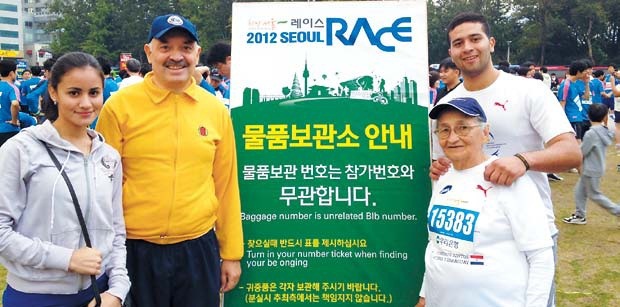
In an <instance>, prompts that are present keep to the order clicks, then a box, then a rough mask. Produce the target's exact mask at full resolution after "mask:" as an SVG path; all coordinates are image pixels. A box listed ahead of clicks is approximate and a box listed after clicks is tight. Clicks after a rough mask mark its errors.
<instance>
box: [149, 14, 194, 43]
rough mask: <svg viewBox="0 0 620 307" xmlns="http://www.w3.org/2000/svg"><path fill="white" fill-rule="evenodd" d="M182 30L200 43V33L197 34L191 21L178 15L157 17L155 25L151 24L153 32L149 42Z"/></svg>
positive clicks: (150, 34) (154, 20)
mask: <svg viewBox="0 0 620 307" xmlns="http://www.w3.org/2000/svg"><path fill="white" fill-rule="evenodd" d="M174 28H180V29H183V30H185V31H187V32H188V33H189V35H190V36H191V37H192V38H193V39H194V40H195V41H196V42H198V33H197V32H196V26H194V24H193V23H192V22H191V21H189V20H188V19H187V18H185V17H183V16H181V15H177V14H168V15H163V16H157V17H155V19H153V24H151V32H150V33H149V40H148V41H149V42H150V41H151V40H152V39H153V38H157V39H160V38H161V37H162V36H164V35H165V34H166V33H168V31H170V30H172V29H174Z"/></svg>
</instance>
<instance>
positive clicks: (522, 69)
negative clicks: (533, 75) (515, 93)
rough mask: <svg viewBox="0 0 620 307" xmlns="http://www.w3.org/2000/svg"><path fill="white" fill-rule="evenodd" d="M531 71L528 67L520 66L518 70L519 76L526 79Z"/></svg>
mask: <svg viewBox="0 0 620 307" xmlns="http://www.w3.org/2000/svg"><path fill="white" fill-rule="evenodd" d="M529 71H530V69H529V68H528V67H527V66H519V68H517V75H519V76H521V77H525V76H527V73H528V72H529Z"/></svg>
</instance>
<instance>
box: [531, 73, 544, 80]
mask: <svg viewBox="0 0 620 307" xmlns="http://www.w3.org/2000/svg"><path fill="white" fill-rule="evenodd" d="M532 78H534V79H538V80H540V81H543V80H544V79H545V78H544V77H543V75H542V73H540V72H535V73H534V76H532Z"/></svg>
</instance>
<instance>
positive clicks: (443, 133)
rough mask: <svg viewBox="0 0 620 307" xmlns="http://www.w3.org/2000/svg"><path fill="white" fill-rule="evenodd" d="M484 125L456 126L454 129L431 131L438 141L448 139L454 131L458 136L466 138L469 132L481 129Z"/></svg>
mask: <svg viewBox="0 0 620 307" xmlns="http://www.w3.org/2000/svg"><path fill="white" fill-rule="evenodd" d="M483 125H484V124H477V125H457V126H456V127H454V128H450V127H440V128H437V129H435V131H433V132H434V133H435V134H436V135H437V136H438V137H439V138H440V139H447V138H449V137H450V133H451V132H452V131H454V133H456V135H458V136H468V135H469V133H471V131H472V130H473V129H474V128H476V127H482V126H483Z"/></svg>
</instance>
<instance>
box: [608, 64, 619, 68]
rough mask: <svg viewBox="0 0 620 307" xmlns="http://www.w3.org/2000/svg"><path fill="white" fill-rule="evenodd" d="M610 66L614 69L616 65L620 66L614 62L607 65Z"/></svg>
mask: <svg viewBox="0 0 620 307" xmlns="http://www.w3.org/2000/svg"><path fill="white" fill-rule="evenodd" d="M609 66H611V67H613V68H614V69H616V67H618V66H616V64H614V63H610V64H609V65H607V67H609Z"/></svg>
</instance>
